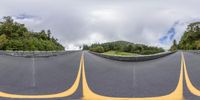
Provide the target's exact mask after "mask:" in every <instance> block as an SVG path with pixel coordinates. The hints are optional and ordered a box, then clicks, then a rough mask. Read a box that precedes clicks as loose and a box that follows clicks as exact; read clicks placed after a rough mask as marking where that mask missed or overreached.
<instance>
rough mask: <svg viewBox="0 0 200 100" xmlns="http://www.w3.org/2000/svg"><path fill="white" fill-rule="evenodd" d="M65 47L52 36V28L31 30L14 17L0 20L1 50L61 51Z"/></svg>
mask: <svg viewBox="0 0 200 100" xmlns="http://www.w3.org/2000/svg"><path fill="white" fill-rule="evenodd" d="M64 49H65V48H64V47H63V46H62V45H61V44H60V43H59V42H58V39H56V38H55V37H53V36H52V33H51V31H50V30H47V31H45V30H41V31H40V32H31V31H29V30H28V29H27V28H26V27H25V25H24V24H20V23H18V22H15V21H14V20H13V19H12V17H10V16H6V17H3V21H2V22H0V50H13V51H16V50H22V51H61V50H64Z"/></svg>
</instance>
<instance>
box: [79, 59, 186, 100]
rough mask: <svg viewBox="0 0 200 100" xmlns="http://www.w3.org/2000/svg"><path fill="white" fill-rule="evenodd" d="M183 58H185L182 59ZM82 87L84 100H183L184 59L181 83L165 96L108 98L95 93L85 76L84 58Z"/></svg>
mask: <svg viewBox="0 0 200 100" xmlns="http://www.w3.org/2000/svg"><path fill="white" fill-rule="evenodd" d="M181 58H183V57H181ZM82 63H83V64H82V86H83V97H82V99H83V100H116V99H117V100H183V59H181V70H180V76H179V81H178V84H177V87H176V89H175V90H174V91H173V92H172V93H170V94H168V95H165V96H158V97H144V98H121V97H108V96H103V95H99V94H96V93H94V92H93V91H92V90H91V89H90V87H89V85H88V83H87V78H86V75H85V66H84V58H83V62H82Z"/></svg>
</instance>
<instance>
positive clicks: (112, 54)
mask: <svg viewBox="0 0 200 100" xmlns="http://www.w3.org/2000/svg"><path fill="white" fill-rule="evenodd" d="M102 54H105V55H110V56H122V57H133V56H137V55H138V54H134V53H128V52H120V51H108V52H104V53H102Z"/></svg>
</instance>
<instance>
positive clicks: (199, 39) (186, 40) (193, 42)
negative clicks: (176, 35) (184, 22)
mask: <svg viewBox="0 0 200 100" xmlns="http://www.w3.org/2000/svg"><path fill="white" fill-rule="evenodd" d="M178 49H182V50H199V49H200V22H194V23H191V24H189V25H188V28H187V30H186V31H185V32H184V34H183V36H182V37H181V40H180V42H179V44H178Z"/></svg>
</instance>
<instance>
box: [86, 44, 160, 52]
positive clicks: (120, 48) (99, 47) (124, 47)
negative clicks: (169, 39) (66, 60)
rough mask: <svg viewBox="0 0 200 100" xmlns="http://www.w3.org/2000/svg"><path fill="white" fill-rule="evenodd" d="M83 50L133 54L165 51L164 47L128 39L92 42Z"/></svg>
mask: <svg viewBox="0 0 200 100" xmlns="http://www.w3.org/2000/svg"><path fill="white" fill-rule="evenodd" d="M83 50H90V51H93V52H98V53H104V52H108V51H117V52H127V53H133V54H141V55H148V54H155V53H160V52H164V50H163V49H162V48H158V47H153V46H146V45H143V44H134V43H130V42H126V41H115V42H107V43H102V44H98V43H95V44H92V45H91V46H88V45H83Z"/></svg>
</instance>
